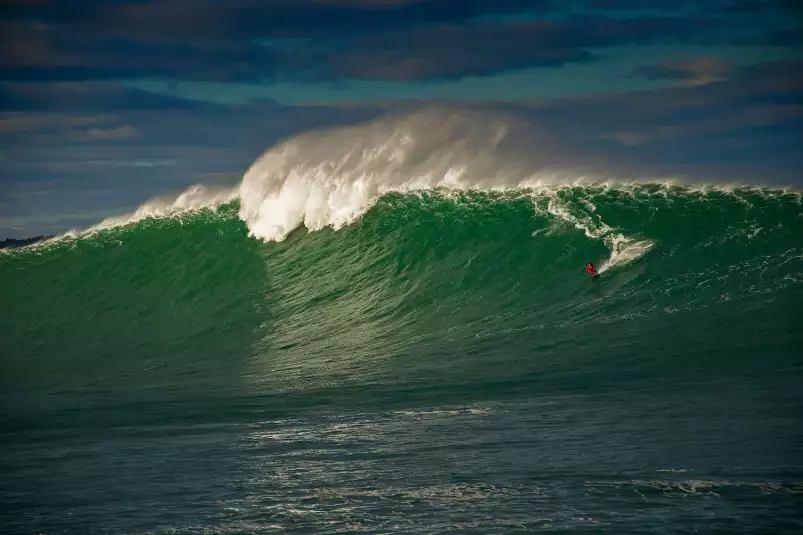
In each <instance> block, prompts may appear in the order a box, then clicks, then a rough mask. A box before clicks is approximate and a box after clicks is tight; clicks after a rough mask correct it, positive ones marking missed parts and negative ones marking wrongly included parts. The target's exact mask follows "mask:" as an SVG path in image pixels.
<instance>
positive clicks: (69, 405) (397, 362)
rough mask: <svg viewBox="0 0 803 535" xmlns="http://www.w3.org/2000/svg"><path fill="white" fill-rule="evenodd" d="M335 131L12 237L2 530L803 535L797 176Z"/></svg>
mask: <svg viewBox="0 0 803 535" xmlns="http://www.w3.org/2000/svg"><path fill="white" fill-rule="evenodd" d="M371 128H376V126H372V127H371ZM352 134H353V132H352ZM375 134H376V132H371V136H374V137H376V138H377V139H379V138H383V136H384V134H383V135H378V134H376V135H375ZM316 135H317V136H318V137H319V138H321V139H325V136H323V134H316ZM349 139H352V140H353V139H354V136H353V135H352V136H350V138H349ZM384 139H387V136H384ZM401 139H403V136H401ZM450 139H452V138H450ZM460 139H461V140H462V142H465V139H466V138H465V136H463V137H461V138H460ZM313 142H314V143H323V142H322V141H320V139H316V140H313V141H310V140H309V139H302V140H301V141H299V140H295V141H293V142H291V143H290V144H288V145H285V146H281V147H278V148H276V149H273V150H272V151H269V153H267V154H266V156H265V157H263V158H262V159H260V161H258V162H257V163H255V164H254V166H252V168H251V169H250V170H249V172H248V173H246V176H245V177H244V179H243V183H242V184H241V185H240V186H239V187H238V188H237V189H236V190H233V191H228V192H227V191H222V192H221V191H217V192H210V191H208V190H204V189H203V188H196V189H193V190H191V191H189V192H185V194H183V195H182V196H179V197H178V198H176V199H170V200H169V201H165V200H164V199H162V200H159V201H158V202H153V203H149V204H148V205H146V206H143V207H142V208H141V209H140V210H138V211H137V212H136V213H134V214H129V215H127V216H123V217H122V218H116V219H113V220H109V221H106V222H104V223H103V224H101V225H98V226H97V227H95V228H94V229H90V230H89V231H86V232H76V233H73V234H69V235H67V236H65V237H62V238H60V239H57V240H52V241H48V242H45V243H41V244H38V245H34V246H30V247H25V248H21V249H16V250H12V251H6V252H4V253H2V254H0V296H2V297H1V299H2V311H1V312H0V354H2V356H0V504H1V505H0V528H1V529H0V531H2V533H6V534H17V533H19V534H33V533H37V534H38V533H46V534H61V533H80V534H95V533H98V534H100V533H114V534H135V533H136V534H142V533H160V534H161V533H172V534H191V533H466V534H469V533H471V534H473V533H477V534H485V533H527V532H542V531H543V532H559V533H563V532H586V531H587V532H609V533H687V532H697V533H737V532H741V533H800V532H801V531H803V455H801V452H802V451H803V425H801V424H803V421H802V420H803V393H802V392H803V390H801V385H802V381H801V380H802V379H803V350H801V347H803V314H802V313H801V302H803V238H802V237H803V204H802V198H801V194H800V193H799V192H795V191H782V190H774V189H767V188H757V187H746V186H745V187H731V188H724V187H698V186H689V185H671V184H665V183H661V182H646V183H640V184H635V183H615V182H613V183H597V184H593V183H589V184H579V185H578V184H561V183H560V181H559V180H557V181H552V182H548V181H544V180H540V179H539V180H535V179H534V180H533V181H531V182H529V183H525V182H522V180H523V179H522V177H521V176H517V177H515V178H512V179H510V180H509V181H508V182H504V181H501V180H500V179H499V178H498V177H494V178H492V179H490V178H489V179H488V181H487V182H482V181H481V180H480V179H474V178H471V177H467V175H466V174H464V172H462V171H459V170H456V171H454V173H453V174H449V173H443V172H438V173H434V174H432V175H426V176H425V175H422V174H421V173H417V174H416V173H413V172H410V169H409V168H407V167H405V166H404V165H400V166H398V167H394V168H393V169H392V172H390V171H388V172H385V173H379V174H377V173H372V172H369V171H368V170H367V169H366V168H365V161H366V158H368V159H370V161H371V162H372V163H371V165H378V164H376V153H375V152H374V153H371V152H370V151H368V152H366V151H364V150H363V151H362V152H359V154H358V155H357V156H355V154H357V153H355V152H353V151H351V152H350V151H344V150H343V149H342V148H338V149H337V150H336V151H335V152H330V153H327V154H338V155H340V156H338V158H340V159H339V160H338V161H339V162H340V163H341V164H343V165H342V166H340V167H338V166H336V165H328V163H327V162H328V160H327V159H326V157H323V156H321V155H319V154H318V155H311V154H310V151H297V152H293V150H292V149H293V148H294V147H297V146H298V145H297V144H298V143H301V146H304V143H313ZM294 143H295V144H296V145H294ZM391 145H392V144H391ZM363 148H364V147H363ZM391 148H393V147H391ZM396 148H398V147H396ZM321 150H322V149H321ZM389 150H390V149H389ZM394 150H395V149H394ZM433 150H437V151H440V154H447V153H448V154H450V155H454V154H455V152H454V151H451V152H449V151H445V152H444V150H443V146H442V145H439V146H437V147H436V148H435V149H433ZM467 150H471V151H475V147H474V146H473V145H471V144H469V146H468V149H467ZM390 152H393V151H392V150H391V151H390ZM294 154H295V156H294ZM344 154H345V155H346V157H345V158H343V157H341V156H342V155H344ZM366 154H368V156H366ZM408 154H409V153H408ZM288 155H289V156H288ZM299 155H304V156H303V157H304V158H307V161H310V162H313V163H314V165H312V166H311V167H309V168H300V167H299V165H298V162H297V161H295V160H292V158H300V157H302V156H299ZM397 157H401V158H402V160H404V155H402V156H398V154H397V155H396V156H394V158H397ZM288 158H290V160H292V161H289V160H287V159H288ZM355 158H356V163H354V162H352V163H354V164H353V165H352V164H348V161H351V160H349V159H352V160H353V159H355ZM414 160H415V165H416V166H418V167H419V168H420V166H422V165H424V166H427V167H433V166H434V165H433V163H432V161H431V158H430V157H426V158H418V157H417V158H415V159H414ZM288 161H289V163H288ZM408 161H409V160H408ZM344 162H345V163H344ZM453 163H454V162H450V163H449V164H448V165H447V167H448V168H449V169H453V170H454V169H455V168H454V165H453ZM347 164H348V165H347ZM385 164H387V162H385ZM312 168H314V169H315V170H316V171H315V172H312V171H311V170H310V169H312ZM355 170H357V171H358V172H357V171H355ZM316 173H317V174H316ZM482 173H483V175H482V176H487V173H486V171H485V170H484V169H483V171H482ZM403 176H407V177H410V178H409V179H404V178H399V177H403ZM433 177H434V178H433ZM482 180H485V179H482ZM589 261H592V262H596V263H598V264H599V265H600V266H601V271H602V276H601V277H600V278H599V279H597V280H590V279H589V278H588V276H587V275H586V274H585V273H584V266H585V264H586V263H587V262H589Z"/></svg>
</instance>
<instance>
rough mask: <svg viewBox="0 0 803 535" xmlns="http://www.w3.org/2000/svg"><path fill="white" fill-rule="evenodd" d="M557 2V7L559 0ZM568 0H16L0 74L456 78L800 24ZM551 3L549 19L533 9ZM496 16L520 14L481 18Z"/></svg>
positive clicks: (741, 37)
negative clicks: (589, 8) (618, 13)
mask: <svg viewBox="0 0 803 535" xmlns="http://www.w3.org/2000/svg"><path fill="white" fill-rule="evenodd" d="M595 1H597V2H611V6H609V8H610V9H613V8H615V7H616V6H618V7H620V8H621V7H624V6H626V5H627V2H626V1H625V0H595ZM558 5H560V6H563V9H564V11H557V9H558V8H557V7H556V6H558ZM566 5H568V4H555V3H553V2H552V0H529V1H528V0H505V1H499V2H481V1H479V0H473V1H461V2H454V1H452V0H448V1H447V0H428V1H426V0H421V1H413V0H409V1H403V0H396V1H392V0H387V1H380V0H374V1H371V0H349V1H336V0H299V1H290V0H279V1H274V2H270V3H268V4H266V3H264V2H261V1H260V2H257V1H256V0H232V1H229V2H218V1H214V0H192V1H190V0H165V1H163V2H146V1H140V2H122V1H111V2H109V1H106V2H99V1H97V0H88V1H86V2H82V3H64V2H54V1H45V0H43V1H42V2H31V3H23V2H17V3H15V5H14V6H11V8H9V9H6V10H5V11H4V14H5V18H4V20H0V47H2V48H3V49H4V50H6V51H8V53H6V54H3V55H2V56H0V79H3V80H7V81H8V80H16V81H34V80H35V81H58V80H60V81H85V80H110V79H120V78H129V79H130V78H143V77H144V78H163V79H180V80H211V81H218V82H226V81H246V82H256V81H279V80H295V81H298V80H306V81H319V82H320V81H331V80H338V79H342V78H358V79H380V80H389V79H392V80H425V79H438V78H441V79H443V78H446V79H456V78H461V77H465V76H471V75H490V74H494V73H497V72H502V71H507V70H511V69H520V68H526V67H536V66H559V65H564V64H567V63H572V62H585V61H590V60H592V59H594V58H595V57H596V54H597V53H598V52H597V51H598V50H599V49H602V48H605V47H611V46H625V45H632V44H654V43H677V44H703V45H705V44H737V45H751V44H768V45H773V46H793V45H794V44H796V43H799V42H800V29H799V28H797V27H796V26H793V25H790V23H785V24H781V25H780V26H779V25H777V24H776V26H773V27H769V26H768V27H756V26H755V25H754V24H748V22H747V21H744V20H740V21H734V20H730V19H728V18H723V17H721V16H719V15H716V14H709V13H705V12H702V13H697V14H694V15H689V14H680V15H673V16H646V15H644V14H641V15H639V16H635V17H628V18H621V19H618V18H611V17H606V16H588V15H578V14H572V11H571V10H566V9H567V8H566ZM595 5H596V4H595ZM606 5H607V4H606ZM651 5H653V7H656V6H660V5H663V4H662V3H659V4H651ZM672 5H679V4H677V3H673V4H672ZM549 10H552V12H551V15H550V17H547V18H543V19H540V20H539V18H538V17H537V15H535V13H537V12H539V11H549ZM500 14H508V15H510V14H518V15H517V17H514V18H513V19H512V20H497V19H494V20H493V21H489V20H487V19H483V18H482V17H485V16H489V15H500ZM779 24H780V23H779Z"/></svg>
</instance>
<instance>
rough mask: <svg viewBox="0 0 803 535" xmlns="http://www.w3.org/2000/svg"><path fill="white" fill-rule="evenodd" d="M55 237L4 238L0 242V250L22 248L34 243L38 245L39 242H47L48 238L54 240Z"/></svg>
mask: <svg viewBox="0 0 803 535" xmlns="http://www.w3.org/2000/svg"><path fill="white" fill-rule="evenodd" d="M54 237H55V235H53V234H50V235H47V236H44V235H42V236H32V237H30V238H6V239H5V240H3V241H1V242H0V249H14V248H15V247H24V246H26V245H31V244H34V243H38V242H40V241H45V240H49V239H50V238H54Z"/></svg>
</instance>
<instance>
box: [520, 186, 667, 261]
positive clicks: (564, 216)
mask: <svg viewBox="0 0 803 535" xmlns="http://www.w3.org/2000/svg"><path fill="white" fill-rule="evenodd" d="M558 191H559V190H557V189H553V190H547V191H542V192H541V194H542V195H544V194H545V195H546V196H547V197H548V199H549V200H548V204H547V207H546V212H547V213H548V214H550V215H552V216H553V217H554V218H555V219H557V220H560V221H564V222H566V223H569V224H571V225H573V226H574V227H575V228H577V229H578V230H582V231H583V232H584V233H585V235H586V236H588V237H589V238H591V239H597V240H599V239H601V240H603V242H604V243H605V245H606V246H607V247H608V249H610V251H611V255H610V256H609V257H608V258H607V259H605V260H604V261H603V262H602V263H601V264H600V266H599V269H598V271H599V272H600V273H604V272H606V271H608V270H609V269H611V268H613V267H615V266H618V265H623V264H627V263H629V262H632V261H634V260H636V259H638V258H640V257H642V256H643V255H644V254H645V253H646V252H647V251H649V250H650V249H651V248H652V246H653V245H654V244H653V242H652V241H650V240H638V239H635V238H631V237H628V236H625V235H624V234H622V233H620V232H617V231H616V229H614V228H613V227H611V226H609V225H607V224H605V222H604V221H603V220H602V218H601V217H600V216H599V215H597V220H596V221H595V220H594V217H593V216H592V214H594V213H595V212H596V210H597V207H596V206H594V204H592V203H591V202H589V201H587V200H585V201H581V203H582V204H583V205H584V206H585V207H586V210H588V212H587V213H586V212H581V213H579V214H574V213H572V212H571V208H570V207H569V206H567V205H564V204H563V203H562V202H561V201H560V199H559V197H558V195H557V192H558ZM533 205H534V206H535V209H536V211H542V210H540V209H539V207H538V203H537V202H535V201H534V202H533Z"/></svg>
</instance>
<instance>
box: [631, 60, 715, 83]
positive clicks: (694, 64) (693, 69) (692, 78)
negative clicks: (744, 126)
mask: <svg viewBox="0 0 803 535" xmlns="http://www.w3.org/2000/svg"><path fill="white" fill-rule="evenodd" d="M730 71H731V66H730V64H728V62H726V61H723V60H721V59H719V58H715V57H703V58H696V59H691V60H683V61H671V62H667V63H659V64H655V65H644V66H641V67H638V68H636V69H635V70H634V71H633V75H635V76H641V77H644V78H648V79H650V80H680V81H683V82H686V83H688V84H691V85H703V84H709V83H711V82H716V81H719V80H724V79H725V78H726V77H727V76H728V74H729V73H730Z"/></svg>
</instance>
